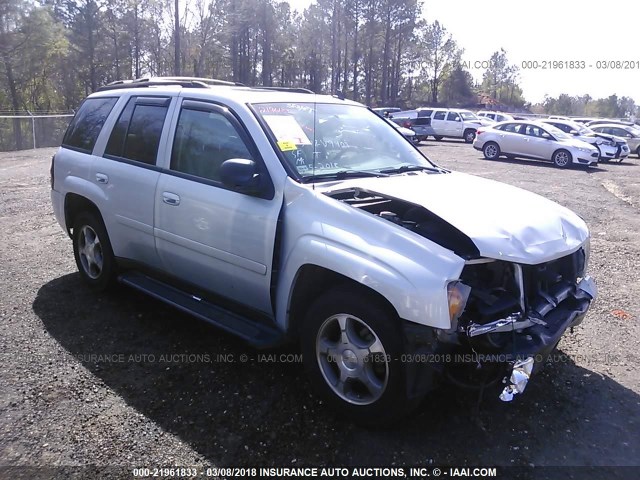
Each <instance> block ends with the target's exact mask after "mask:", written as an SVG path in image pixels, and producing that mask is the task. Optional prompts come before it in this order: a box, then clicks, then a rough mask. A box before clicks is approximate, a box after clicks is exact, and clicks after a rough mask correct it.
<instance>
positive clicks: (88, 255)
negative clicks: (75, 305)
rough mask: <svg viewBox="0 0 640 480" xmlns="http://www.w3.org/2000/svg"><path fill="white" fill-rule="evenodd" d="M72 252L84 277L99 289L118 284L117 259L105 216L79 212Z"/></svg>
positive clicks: (86, 281)
mask: <svg viewBox="0 0 640 480" xmlns="http://www.w3.org/2000/svg"><path fill="white" fill-rule="evenodd" d="M73 255H74V257H75V260H76V265H77V266H78V271H79V272H80V276H81V277H82V280H83V281H84V282H85V283H86V284H87V285H88V286H89V287H90V288H91V289H92V290H96V291H103V290H107V289H108V288H109V287H111V286H113V285H114V284H115V280H116V261H115V256H114V255H113V250H112V249H111V242H110V241H109V235H108V234H107V229H106V228H105V226H104V223H103V221H102V218H100V216H99V215H98V214H96V213H94V212H82V213H80V214H79V215H78V216H77V218H76V219H75V222H74V224H73Z"/></svg>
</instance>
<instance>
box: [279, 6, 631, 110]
mask: <svg viewBox="0 0 640 480" xmlns="http://www.w3.org/2000/svg"><path fill="white" fill-rule="evenodd" d="M288 1H289V4H290V5H291V6H292V8H294V9H296V10H300V11H302V10H304V8H306V7H308V6H309V5H310V4H311V3H313V2H312V1H311V0H288ZM423 17H424V18H426V19H427V20H428V21H429V22H432V21H434V20H438V21H439V22H440V23H441V24H442V25H443V26H444V27H445V28H446V29H447V30H448V31H449V32H450V33H451V35H452V36H453V38H454V40H456V42H457V43H458V46H459V47H461V48H463V49H464V53H463V55H462V59H463V61H464V62H465V64H467V65H469V67H470V68H468V70H469V72H470V73H471V74H472V75H473V76H474V78H475V79H476V80H481V79H482V74H483V73H484V71H485V70H486V62H487V61H488V60H489V59H490V58H491V54H492V53H493V52H495V51H497V50H499V49H500V48H504V49H505V50H506V52H507V59H508V60H509V62H510V63H511V64H512V65H516V66H518V67H520V77H519V80H520V81H519V84H520V86H521V87H522V89H523V91H524V96H525V98H526V100H527V101H529V102H532V103H538V102H541V101H543V100H544V96H545V95H549V96H552V97H557V96H558V95H560V94H561V93H567V94H569V95H584V94H589V95H591V97H593V98H602V97H608V96H609V95H612V94H614V93H615V94H616V95H618V96H619V97H621V96H628V97H631V98H633V99H634V100H635V102H636V104H640V35H639V34H638V31H640V26H638V25H640V24H639V23H638V21H639V19H640V2H638V1H636V0H631V1H629V0H607V1H605V2H597V3H596V2H585V1H576V0H536V1H535V2H516V1H513V0H483V1H478V0H475V1H474V0H458V1H442V0H424V2H423ZM570 61H574V62H576V61H577V63H576V64H574V66H577V67H582V66H584V68H574V69H570V68H569V69H567V68H562V69H559V68H557V67H559V66H563V67H565V66H567V64H566V63H565V62H570ZM612 61H613V62H614V63H613V65H611V63H612ZM616 61H619V62H627V65H626V66H627V67H629V68H627V69H624V68H622V67H623V66H625V65H624V64H622V65H616V64H615V62H616ZM536 62H537V63H536ZM553 62H555V67H556V68H553V67H554V64H553ZM523 67H530V68H523ZM544 67H546V68H544ZM598 67H608V68H598ZM630 67H633V68H630Z"/></svg>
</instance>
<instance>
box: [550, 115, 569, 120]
mask: <svg viewBox="0 0 640 480" xmlns="http://www.w3.org/2000/svg"><path fill="white" fill-rule="evenodd" d="M548 118H549V119H550V120H569V117H565V116H563V115H549V117H548Z"/></svg>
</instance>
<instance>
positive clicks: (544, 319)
mask: <svg viewBox="0 0 640 480" xmlns="http://www.w3.org/2000/svg"><path fill="white" fill-rule="evenodd" d="M587 257H588V244H587V245H585V246H583V247H582V248H580V249H578V250H577V251H575V252H574V253H572V254H570V255H567V256H565V257H562V258H559V259H557V260H553V261H550V262H546V263H541V264H538V265H520V264H517V263H511V262H505V261H500V260H490V259H480V260H471V261H468V262H467V264H466V266H465V268H464V270H463V271H462V275H461V277H460V282H461V283H462V284H463V285H466V286H468V287H470V288H469V290H468V298H466V303H465V308H464V311H463V312H462V313H461V314H460V315H459V316H458V317H457V318H456V319H455V323H454V325H452V328H451V330H449V331H442V332H441V333H440V334H439V341H440V342H441V344H443V345H447V346H448V350H449V351H452V352H455V353H456V354H462V357H458V356H456V357H455V358H462V359H466V360H470V361H466V362H465V361H461V362H454V365H453V366H448V368H446V373H447V375H448V377H449V378H450V379H452V380H453V381H454V382H457V383H461V382H465V381H466V382H470V381H471V380H470V379H471V378H476V379H477V378H478V375H477V373H478V371H484V372H489V373H486V375H485V376H482V375H481V377H482V378H483V381H485V382H486V381H487V375H488V376H492V377H493V378H491V380H492V381H494V382H495V381H496V380H498V381H499V380H502V382H503V383H504V384H505V387H504V389H503V390H502V393H501V394H500V399H501V400H503V401H511V400H512V399H513V397H514V395H516V394H518V393H522V392H523V391H524V389H525V387H526V385H527V382H528V380H529V377H530V376H531V374H532V372H533V371H534V369H535V366H536V365H539V364H541V363H543V362H545V361H546V358H547V356H548V355H549V354H550V353H551V352H552V350H553V349H554V348H555V346H556V345H557V344H558V342H559V341H560V338H561V337H562V335H563V333H564V332H565V331H566V330H567V329H568V328H572V327H574V326H575V325H578V324H579V323H580V322H582V320H583V318H584V316H585V314H586V313H587V310H588V309H589V306H590V304H591V301H592V300H593V299H594V298H595V297H596V295H597V288H596V285H595V282H594V281H593V279H592V278H591V277H589V276H587V275H586V273H585V270H586V264H587V260H588V258H587ZM470 353H471V354H472V355H470V356H469V355H468V354H470ZM465 354H467V355H465ZM470 363H472V365H469V364H470ZM505 366H506V370H505ZM469 367H471V370H475V372H472V371H470V368H469Z"/></svg>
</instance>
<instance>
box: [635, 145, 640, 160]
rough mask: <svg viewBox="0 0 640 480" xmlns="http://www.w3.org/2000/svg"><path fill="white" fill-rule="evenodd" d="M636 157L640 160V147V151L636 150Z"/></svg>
mask: <svg viewBox="0 0 640 480" xmlns="http://www.w3.org/2000/svg"><path fill="white" fill-rule="evenodd" d="M636 155H637V156H638V158H640V146H638V149H637V150H636Z"/></svg>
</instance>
